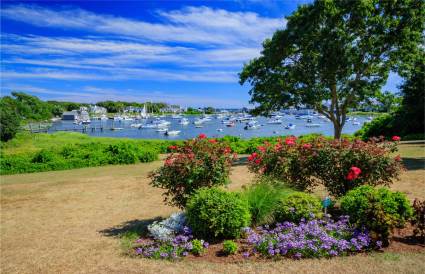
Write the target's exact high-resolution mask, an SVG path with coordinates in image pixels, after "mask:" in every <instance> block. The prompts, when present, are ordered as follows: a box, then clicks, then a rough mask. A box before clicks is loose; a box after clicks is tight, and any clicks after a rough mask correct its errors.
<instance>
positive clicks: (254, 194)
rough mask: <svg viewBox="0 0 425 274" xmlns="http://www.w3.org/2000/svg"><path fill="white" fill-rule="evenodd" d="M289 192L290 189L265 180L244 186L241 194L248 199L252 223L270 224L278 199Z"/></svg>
mask: <svg viewBox="0 0 425 274" xmlns="http://www.w3.org/2000/svg"><path fill="white" fill-rule="evenodd" d="M291 192H293V191H292V190H291V189H288V188H284V187H281V186H278V185H274V184H270V183H269V182H268V181H265V180H263V181H261V182H259V183H256V184H253V185H250V186H248V187H245V188H244V190H243V191H242V193H241V194H242V197H243V198H244V199H246V200H247V201H248V205H249V211H250V213H251V222H252V224H253V225H256V226H257V225H263V224H271V223H272V222H273V221H274V216H273V214H274V210H275V208H276V205H277V203H278V201H279V200H280V199H281V198H282V197H284V196H285V195H288V194H289V193H291Z"/></svg>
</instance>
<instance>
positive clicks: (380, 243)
mask: <svg viewBox="0 0 425 274" xmlns="http://www.w3.org/2000/svg"><path fill="white" fill-rule="evenodd" d="M376 246H377V247H378V248H379V249H380V248H382V241H376Z"/></svg>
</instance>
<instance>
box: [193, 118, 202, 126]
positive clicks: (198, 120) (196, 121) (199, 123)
mask: <svg viewBox="0 0 425 274" xmlns="http://www.w3.org/2000/svg"><path fill="white" fill-rule="evenodd" d="M204 122H205V120H204V119H199V118H198V119H196V120H195V121H193V124H194V125H202V124H203V123H204Z"/></svg>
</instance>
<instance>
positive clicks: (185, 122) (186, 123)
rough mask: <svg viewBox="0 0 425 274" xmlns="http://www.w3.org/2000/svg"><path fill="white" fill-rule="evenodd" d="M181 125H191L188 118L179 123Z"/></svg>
mask: <svg viewBox="0 0 425 274" xmlns="http://www.w3.org/2000/svg"><path fill="white" fill-rule="evenodd" d="M179 124H180V125H183V126H187V125H188V124H189V120H188V119H187V118H183V119H181V120H180V121H179Z"/></svg>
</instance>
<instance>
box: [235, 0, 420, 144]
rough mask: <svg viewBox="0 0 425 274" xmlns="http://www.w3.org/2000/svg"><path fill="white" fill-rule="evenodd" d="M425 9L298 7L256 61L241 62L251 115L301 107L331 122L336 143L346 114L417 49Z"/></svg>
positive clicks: (357, 4)
mask: <svg viewBox="0 0 425 274" xmlns="http://www.w3.org/2000/svg"><path fill="white" fill-rule="evenodd" d="M424 10H425V2H424V1H419V0H416V1H411V0H401V1H380V0H371V1H352V0H340V1H326V0H317V1H314V2H313V3H311V4H307V5H301V6H299V7H298V9H297V10H296V11H295V12H293V13H292V14H291V15H290V16H288V17H287V24H286V27H285V28H282V29H280V30H277V31H276V32H275V33H274V35H273V37H272V38H271V39H267V40H266V41H265V42H264V43H263V50H262V51H261V56H260V57H258V58H255V59H253V60H251V61H250V62H249V63H247V64H245V66H244V68H243V70H242V72H241V73H240V83H241V84H244V83H246V82H248V83H249V84H250V85H251V87H252V88H251V90H250V94H251V102H252V103H257V105H258V106H257V107H256V109H255V112H256V113H269V112H271V111H274V110H279V109H281V108H286V107H288V106H297V105H300V104H301V103H302V104H307V105H310V106H312V107H314V108H315V109H316V110H317V111H318V112H320V113H322V114H324V115H326V116H328V117H329V118H330V119H331V120H332V121H333V124H334V131H335V138H337V139H339V138H340V134H341V131H342V128H343V126H344V123H345V117H346V113H347V111H348V109H349V108H352V107H355V106H356V105H357V104H358V103H359V102H361V101H363V100H364V99H366V98H369V97H372V96H374V94H375V92H376V91H377V90H379V89H380V88H381V87H382V86H383V85H384V84H385V82H386V80H387V77H388V74H389V72H390V71H391V70H395V69H397V68H399V67H400V64H401V63H402V62H403V61H406V60H412V59H414V58H415V56H417V55H419V54H420V53H421V52H422V51H423V49H422V47H420V45H421V43H422V42H423V33H424V21H425V15H424V12H423V11H424ZM422 87H423V86H422ZM323 101H332V104H331V105H330V106H325V105H323V104H322V102H323Z"/></svg>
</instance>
